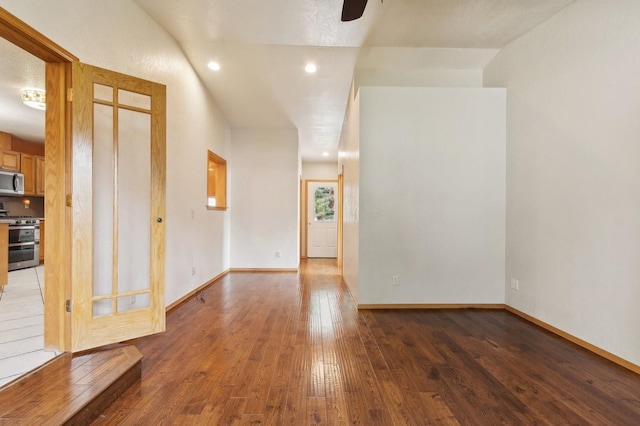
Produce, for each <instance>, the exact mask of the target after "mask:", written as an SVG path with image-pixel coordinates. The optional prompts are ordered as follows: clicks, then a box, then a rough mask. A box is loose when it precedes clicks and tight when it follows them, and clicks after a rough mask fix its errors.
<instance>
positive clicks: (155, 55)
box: [0, 0, 230, 305]
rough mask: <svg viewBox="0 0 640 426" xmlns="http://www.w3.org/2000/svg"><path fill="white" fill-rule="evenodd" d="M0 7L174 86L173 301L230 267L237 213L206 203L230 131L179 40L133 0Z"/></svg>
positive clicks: (118, 65)
mask: <svg viewBox="0 0 640 426" xmlns="http://www.w3.org/2000/svg"><path fill="white" fill-rule="evenodd" d="M0 6H1V7H3V8H5V9H6V10H8V11H9V12H10V13H12V14H14V15H15V16H17V17H18V18H20V19H21V20H23V21H25V22H26V23H27V24H29V25H31V26H32V27H34V28H35V29H37V30H38V31H40V32H41V33H43V34H44V35H46V36H47V37H49V38H50V39H52V40H53V41H55V42H56V43H58V44H59V45H60V46H62V47H64V48H65V49H67V50H68V51H69V52H71V53H73V54H74V55H76V56H78V57H79V58H80V60H81V61H82V62H85V63H88V64H91V65H96V66H99V67H103V68H108V69H111V70H114V71H118V72H122V73H126V74H131V75H134V76H136V77H140V78H145V79H148V80H152V81H156V82H158V83H162V84H165V85H166V86H167V164H166V168H167V193H166V195H167V203H166V206H167V213H166V224H167V227H166V230H167V239H166V285H165V288H166V293H165V303H166V304H167V305H168V304H170V303H172V302H174V301H176V300H178V299H179V298H180V297H182V296H184V295H185V294H188V293H189V292H190V291H192V290H193V289H195V288H197V287H198V286H200V285H201V284H203V283H205V282H207V281H208V280H210V279H211V278H213V277H215V276H217V275H218V274H220V273H222V272H224V271H225V270H227V269H228V268H229V213H228V212H218V211H216V212H213V211H207V210H206V208H205V205H206V191H207V190H206V172H207V171H206V158H207V149H211V150H213V151H214V152H216V153H217V154H219V155H220V156H222V157H225V158H227V157H228V156H229V153H230V150H229V144H230V130H229V126H228V124H227V122H226V120H225V119H224V117H223V116H222V114H221V113H220V111H219V110H218V108H217V106H216V105H215V103H214V102H213V100H212V99H211V97H210V96H209V95H208V93H207V92H206V90H205V88H204V87H203V86H202V83H201V82H200V80H199V79H198V77H197V76H196V74H195V72H194V71H193V69H192V67H191V65H190V64H189V62H188V61H187V59H186V57H185V56H184V54H183V53H182V50H181V49H180V47H179V46H178V44H177V43H176V41H175V40H174V39H173V38H172V37H171V36H169V35H168V34H167V33H166V32H165V31H164V30H163V29H162V28H160V27H159V26H158V25H157V24H156V22H155V21H153V20H152V19H151V18H150V17H149V16H148V15H147V14H146V13H144V12H143V11H142V10H141V9H140V8H139V7H138V6H137V5H136V4H135V3H134V2H132V1H130V0H92V1H84V0H56V1H55V2H52V1H49V0H30V1H24V2H22V1H20V2H18V1H6V0H0ZM192 216H193V217H192ZM194 267H195V268H196V273H195V275H192V268H194Z"/></svg>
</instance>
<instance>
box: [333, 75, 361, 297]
mask: <svg viewBox="0 0 640 426" xmlns="http://www.w3.org/2000/svg"><path fill="white" fill-rule="evenodd" d="M359 156H360V99H359V95H358V93H357V92H356V91H355V88H354V85H353V84H352V85H351V91H350V92H349V99H348V102H347V110H346V112H345V117H344V123H343V126H342V134H341V135H340V144H339V147H338V169H339V170H343V187H344V194H343V195H344V196H343V203H344V206H343V210H342V219H343V221H342V259H343V263H342V276H343V279H344V281H345V283H346V284H347V286H348V287H349V290H350V292H351V295H352V296H353V297H354V299H355V300H356V301H357V300H358V297H359V291H360V290H359V285H360V271H359V264H360V254H359V252H360V237H359V235H360V224H359V221H360V217H359V214H360V213H359V212H360V196H359V190H360V159H359Z"/></svg>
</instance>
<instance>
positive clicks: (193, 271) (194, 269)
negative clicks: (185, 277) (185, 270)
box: [191, 266, 196, 275]
mask: <svg viewBox="0 0 640 426" xmlns="http://www.w3.org/2000/svg"><path fill="white" fill-rule="evenodd" d="M195 274H196V267H195V266H192V267H191V275H195Z"/></svg>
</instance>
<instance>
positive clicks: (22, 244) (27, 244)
mask: <svg viewBox="0 0 640 426" xmlns="http://www.w3.org/2000/svg"><path fill="white" fill-rule="evenodd" d="M35 245H36V242H35V241H29V242H24V243H11V244H9V247H21V246H35Z"/></svg>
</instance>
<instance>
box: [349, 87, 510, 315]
mask: <svg viewBox="0 0 640 426" xmlns="http://www.w3.org/2000/svg"><path fill="white" fill-rule="evenodd" d="M359 96H360V201H359V202H360V223H359V227H360V232H359V245H360V259H359V269H360V283H359V285H360V287H359V295H358V302H359V303H360V304H393V303H422V304H428V303H503V302H504V243H505V238H504V230H505V222H504V216H505V108H506V107H505V101H506V95H505V90H504V89H446V88H398V87H361V88H360V93H359ZM393 275H398V277H399V283H400V285H399V286H392V276H393Z"/></svg>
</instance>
